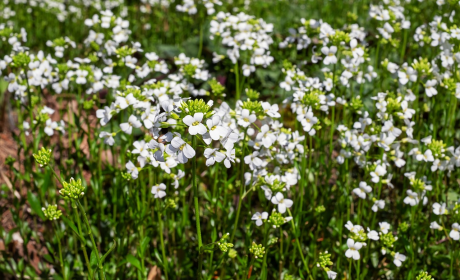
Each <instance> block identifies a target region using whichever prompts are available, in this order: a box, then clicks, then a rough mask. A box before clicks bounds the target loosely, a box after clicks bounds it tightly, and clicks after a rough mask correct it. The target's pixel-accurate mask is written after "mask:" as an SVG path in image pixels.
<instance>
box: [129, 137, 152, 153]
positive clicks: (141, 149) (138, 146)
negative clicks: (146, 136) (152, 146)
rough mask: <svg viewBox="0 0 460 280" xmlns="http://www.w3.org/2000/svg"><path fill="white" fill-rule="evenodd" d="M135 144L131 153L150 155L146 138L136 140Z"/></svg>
mask: <svg viewBox="0 0 460 280" xmlns="http://www.w3.org/2000/svg"><path fill="white" fill-rule="evenodd" d="M133 146H134V147H135V149H134V150H133V151H132V152H131V153H133V154H139V155H140V156H141V157H147V156H148V155H149V151H148V150H147V148H148V144H146V143H145V141H144V140H141V141H134V143H133Z"/></svg>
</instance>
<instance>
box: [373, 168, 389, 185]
mask: <svg viewBox="0 0 460 280" xmlns="http://www.w3.org/2000/svg"><path fill="white" fill-rule="evenodd" d="M385 174H387V170H386V168H385V165H377V167H376V168H375V170H374V171H373V172H371V176H372V179H371V180H372V182H374V183H378V182H379V181H380V177H383V176H385Z"/></svg>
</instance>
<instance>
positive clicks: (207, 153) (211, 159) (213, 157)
mask: <svg viewBox="0 0 460 280" xmlns="http://www.w3.org/2000/svg"><path fill="white" fill-rule="evenodd" d="M204 157H205V158H207V160H206V166H211V165H214V163H216V161H217V162H221V161H223V160H224V159H225V155H224V154H223V153H221V152H219V149H210V148H206V150H204Z"/></svg>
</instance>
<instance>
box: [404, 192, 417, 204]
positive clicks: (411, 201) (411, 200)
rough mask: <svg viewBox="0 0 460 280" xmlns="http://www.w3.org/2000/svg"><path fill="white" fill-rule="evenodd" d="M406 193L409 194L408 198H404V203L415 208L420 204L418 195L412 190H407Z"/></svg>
mask: <svg viewBox="0 0 460 280" xmlns="http://www.w3.org/2000/svg"><path fill="white" fill-rule="evenodd" d="M406 193H407V196H406V198H404V203H406V204H409V205H410V206H415V205H417V204H418V203H419V202H420V199H419V197H418V193H416V192H414V191H412V190H407V192H406Z"/></svg>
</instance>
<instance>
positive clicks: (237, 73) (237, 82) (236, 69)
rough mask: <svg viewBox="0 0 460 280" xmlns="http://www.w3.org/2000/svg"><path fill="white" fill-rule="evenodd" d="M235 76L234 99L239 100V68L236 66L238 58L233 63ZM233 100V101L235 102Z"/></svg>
mask: <svg viewBox="0 0 460 280" xmlns="http://www.w3.org/2000/svg"><path fill="white" fill-rule="evenodd" d="M233 71H234V72H235V78H236V101H238V100H240V94H241V93H240V68H239V67H238V60H237V61H236V63H235V67H234V70H233ZM236 101H235V102H236Z"/></svg>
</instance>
